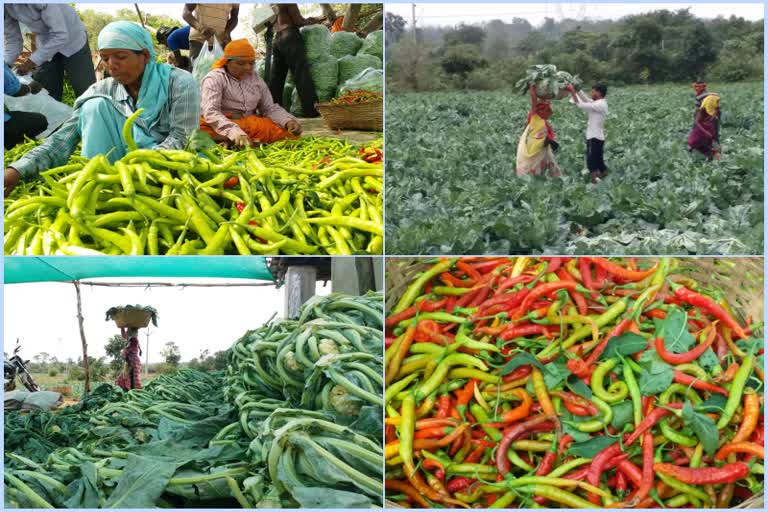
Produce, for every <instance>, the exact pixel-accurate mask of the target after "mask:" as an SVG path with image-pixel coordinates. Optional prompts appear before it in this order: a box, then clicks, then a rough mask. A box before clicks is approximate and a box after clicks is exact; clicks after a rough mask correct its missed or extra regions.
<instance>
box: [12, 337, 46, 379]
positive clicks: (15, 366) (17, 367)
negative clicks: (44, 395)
mask: <svg viewBox="0 0 768 512" xmlns="http://www.w3.org/2000/svg"><path fill="white" fill-rule="evenodd" d="M19 350H21V347H20V346H19V339H18V338H16V348H15V349H14V350H13V357H11V358H10V359H5V358H3V374H4V380H3V390H4V391H13V390H14V389H16V378H17V377H18V379H19V380H20V381H21V383H22V384H23V385H24V387H25V388H27V389H28V390H29V391H32V392H35V391H40V386H38V385H37V384H35V381H34V380H33V379H32V375H31V374H30V373H29V370H27V365H28V364H29V361H25V360H23V359H22V358H21V356H19Z"/></svg>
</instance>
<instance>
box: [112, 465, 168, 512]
mask: <svg viewBox="0 0 768 512" xmlns="http://www.w3.org/2000/svg"><path fill="white" fill-rule="evenodd" d="M175 471H176V463H175V462H174V461H173V460H171V459H169V458H164V457H139V456H137V455H133V454H131V455H128V462H127V464H126V466H125V469H124V470H123V474H122V476H120V478H119V479H118V483H117V488H116V489H115V490H114V491H113V492H112V495H111V496H110V497H109V500H107V502H106V503H105V505H104V507H105V508H123V509H125V508H153V507H154V506H155V504H156V503H157V499H158V498H159V497H160V495H161V494H163V491H164V490H165V488H166V487H167V486H168V481H169V480H170V479H171V477H173V474H174V472H175Z"/></svg>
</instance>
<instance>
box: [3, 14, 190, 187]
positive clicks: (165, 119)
mask: <svg viewBox="0 0 768 512" xmlns="http://www.w3.org/2000/svg"><path fill="white" fill-rule="evenodd" d="M98 48H99V55H100V56H101V59H102V60H103V61H104V63H105V64H106V66H107V69H108V70H109V74H110V76H111V78H107V79H104V80H102V81H100V82H97V83H95V84H93V85H92V86H91V87H90V88H89V89H88V90H87V91H86V92H85V93H83V95H82V96H80V97H79V98H78V99H77V101H75V107H74V112H73V113H72V117H70V118H69V119H68V120H67V121H66V122H65V123H64V124H63V125H62V126H61V127H60V128H59V129H58V130H57V131H56V132H54V134H53V135H52V136H51V137H50V138H49V139H48V140H47V141H46V142H45V143H44V144H42V145H41V146H39V147H37V148H35V149H33V150H32V151H30V152H29V153H27V154H26V155H25V156H24V157H22V158H21V159H20V160H18V161H16V162H13V163H12V164H11V165H10V167H8V168H6V169H5V195H6V196H7V195H8V194H9V193H10V191H11V190H13V188H14V187H15V186H16V185H17V184H18V182H19V179H20V178H24V179H27V178H33V177H35V176H37V175H38V173H39V172H40V171H43V170H46V169H50V168H53V167H58V166H60V165H63V164H64V163H66V161H67V160H68V159H69V157H70V156H71V155H72V153H73V152H74V150H75V147H76V146H77V143H78V142H80V141H82V155H83V156H85V157H87V158H92V157H94V156H96V155H99V154H106V155H107V156H108V158H109V161H110V162H115V161H116V160H119V159H120V158H122V157H123V156H125V153H126V149H127V148H126V147H125V142H124V141H123V139H122V134H121V132H122V127H123V124H124V123H125V120H126V119H127V118H128V117H129V116H130V115H131V114H133V113H134V112H136V110H138V109H140V108H143V109H144V111H143V112H142V113H141V115H140V116H139V117H138V119H137V120H136V123H135V124H134V126H133V137H134V139H135V141H136V144H137V145H138V146H139V147H141V148H155V149H180V148H183V147H184V146H185V144H186V140H187V137H189V135H190V134H191V133H192V132H193V131H194V130H196V129H197V128H198V125H199V119H200V92H199V89H198V87H197V83H196V82H195V79H194V78H193V77H192V75H191V74H190V73H188V72H186V71H183V70H181V69H178V68H173V67H171V66H169V65H167V64H161V63H158V62H156V61H155V59H156V58H155V52H154V49H153V47H152V37H151V36H150V34H149V32H147V31H146V30H144V29H143V28H141V27H140V26H138V25H136V24H134V23H130V22H128V21H116V22H114V23H110V24H109V25H107V26H106V27H104V29H103V30H102V31H101V32H100V33H99V38H98Z"/></svg>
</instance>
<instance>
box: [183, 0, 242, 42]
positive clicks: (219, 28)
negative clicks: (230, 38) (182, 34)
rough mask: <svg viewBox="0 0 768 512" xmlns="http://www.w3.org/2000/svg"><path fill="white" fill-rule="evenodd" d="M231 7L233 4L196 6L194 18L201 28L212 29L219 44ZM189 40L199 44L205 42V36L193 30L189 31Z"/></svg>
mask: <svg viewBox="0 0 768 512" xmlns="http://www.w3.org/2000/svg"><path fill="white" fill-rule="evenodd" d="M233 6H234V4H197V5H196V6H195V18H196V19H197V21H199V22H200V25H201V26H202V27H203V28H212V29H213V30H214V32H216V38H217V39H218V40H219V42H221V40H222V37H223V36H224V29H225V28H227V23H228V22H229V16H230V13H231V12H232V7H233ZM189 40H190V41H197V42H199V43H202V42H205V41H206V39H205V36H204V35H203V34H202V33H200V32H198V31H197V30H195V29H194V28H193V29H191V30H190V31H189Z"/></svg>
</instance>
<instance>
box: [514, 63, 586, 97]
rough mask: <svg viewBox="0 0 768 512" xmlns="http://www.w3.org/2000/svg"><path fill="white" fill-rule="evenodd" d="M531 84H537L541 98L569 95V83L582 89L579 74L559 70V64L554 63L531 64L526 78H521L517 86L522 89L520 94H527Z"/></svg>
mask: <svg viewBox="0 0 768 512" xmlns="http://www.w3.org/2000/svg"><path fill="white" fill-rule="evenodd" d="M531 84H534V85H536V95H537V96H538V97H539V98H544V99H555V98H563V97H565V96H566V95H567V92H566V91H565V87H566V86H567V85H573V86H574V87H575V88H576V90H580V89H581V84H582V81H581V79H580V78H579V76H578V75H571V74H570V73H568V72H566V71H558V70H557V66H555V65H553V64H538V65H535V66H529V67H528V70H527V71H526V75H525V78H523V79H521V80H519V81H518V82H517V83H516V84H515V87H516V88H517V89H519V90H520V94H527V93H528V87H529V86H530V85H531Z"/></svg>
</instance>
